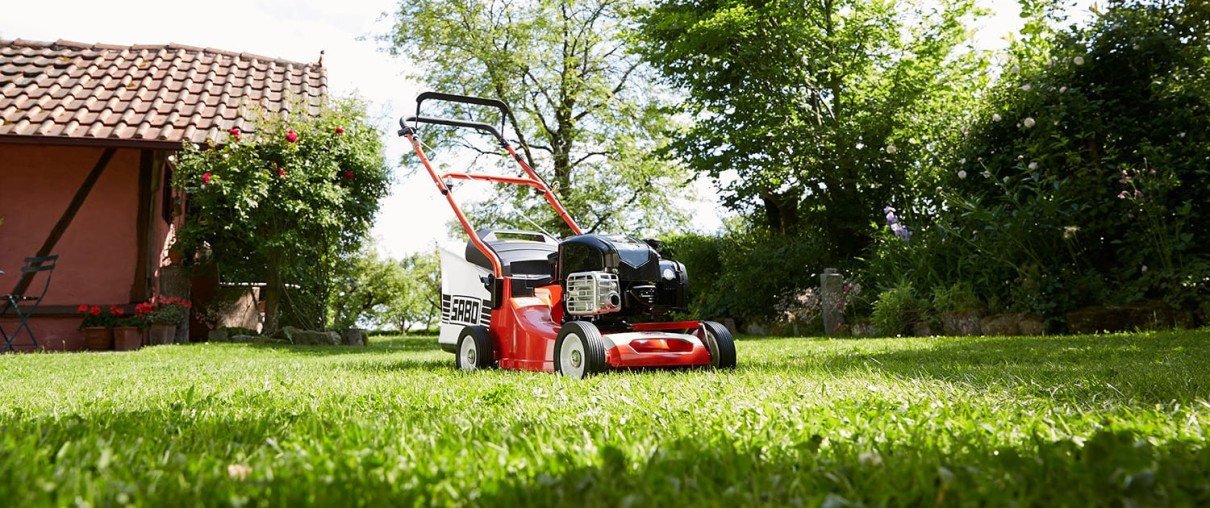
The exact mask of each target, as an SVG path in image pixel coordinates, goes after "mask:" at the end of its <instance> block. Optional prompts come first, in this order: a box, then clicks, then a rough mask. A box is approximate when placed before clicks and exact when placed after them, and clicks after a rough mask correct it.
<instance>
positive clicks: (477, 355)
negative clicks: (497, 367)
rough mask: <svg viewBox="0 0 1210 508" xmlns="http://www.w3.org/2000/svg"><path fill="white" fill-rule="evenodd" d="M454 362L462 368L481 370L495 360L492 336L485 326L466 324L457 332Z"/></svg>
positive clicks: (488, 366)
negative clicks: (456, 350) (456, 353)
mask: <svg viewBox="0 0 1210 508" xmlns="http://www.w3.org/2000/svg"><path fill="white" fill-rule="evenodd" d="M455 358H456V359H455V360H454V364H455V365H456V366H457V367H458V368H459V369H462V370H483V369H489V368H491V366H492V364H493V363H494V362H495V354H493V353H492V336H491V334H489V333H487V327H486V326H467V327H465V328H463V329H462V333H460V334H458V356H456V357H455Z"/></svg>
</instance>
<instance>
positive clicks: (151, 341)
mask: <svg viewBox="0 0 1210 508" xmlns="http://www.w3.org/2000/svg"><path fill="white" fill-rule="evenodd" d="M175 335H176V325H174V324H169V323H152V325H151V328H148V329H147V344H148V345H151V346H159V345H163V344H172V342H173V339H174V336H175Z"/></svg>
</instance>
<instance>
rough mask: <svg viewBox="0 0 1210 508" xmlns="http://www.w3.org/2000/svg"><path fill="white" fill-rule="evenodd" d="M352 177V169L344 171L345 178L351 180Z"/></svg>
mask: <svg viewBox="0 0 1210 508" xmlns="http://www.w3.org/2000/svg"><path fill="white" fill-rule="evenodd" d="M352 179H353V171H352V170H346V171H345V180H352Z"/></svg>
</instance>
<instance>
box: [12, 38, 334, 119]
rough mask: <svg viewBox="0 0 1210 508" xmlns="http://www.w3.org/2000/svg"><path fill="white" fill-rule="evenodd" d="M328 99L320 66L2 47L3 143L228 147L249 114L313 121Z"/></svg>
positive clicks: (201, 52) (16, 44) (73, 45)
mask: <svg viewBox="0 0 1210 508" xmlns="http://www.w3.org/2000/svg"><path fill="white" fill-rule="evenodd" d="M326 93H327V77H326V76H325V73H324V68H323V65H322V59H321V63H314V64H302V63H296V62H288V61H285V60H280V59H272V58H266V57H262V56H257V55H250V54H246V53H232V52H229V51H220V50H216V49H210V48H205V49H203V48H196V47H191V46H182V45H179V44H168V45H158V46H113V45H105V44H81V43H77V42H69V41H62V40H60V41H56V42H36V41H26V40H21V39H17V40H0V138H3V137H9V136H38V137H41V138H46V140H48V141H49V140H53V139H85V140H88V139H91V140H134V141H159V142H181V141H190V142H194V143H202V142H205V141H206V140H207V139H213V140H216V141H221V140H222V139H224V137H223V136H222V135H223V134H225V133H226V131H227V130H228V129H230V128H232V127H239V128H241V129H243V130H250V128H249V127H248V126H247V124H248V122H249V121H251V120H253V119H254V118H255V116H256V112H255V108H254V107H252V108H250V107H249V106H253V105H256V104H259V105H260V106H262V107H263V108H265V109H266V110H268V111H270V112H280V113H290V112H291V111H290V110H291V109H295V110H297V109H305V110H306V111H305V113H308V114H314V113H317V112H318V110H319V107H320V103H321V101H322V100H323V96H324V95H325V94H326ZM296 112H299V113H302V111H296Z"/></svg>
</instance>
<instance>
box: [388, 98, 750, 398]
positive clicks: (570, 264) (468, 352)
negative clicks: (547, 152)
mask: <svg viewBox="0 0 1210 508" xmlns="http://www.w3.org/2000/svg"><path fill="white" fill-rule="evenodd" d="M425 101H444V102H455V103H460V104H466V105H471V106H484V107H490V108H496V109H498V110H499V112H500V128H499V129H497V128H496V127H495V126H492V125H489V124H486V123H482V122H473V121H465V120H456V119H449V118H434V117H425V116H421V114H420V108H421V106H422V105H423V104H424V102H425ZM512 118H514V117H513V115H512V113H511V111H509V109H508V106H507V105H506V104H505V103H504V102H502V101H498V100H494V99H483V98H479V97H466V96H460V95H451V94H443V93H435V92H426V93H423V94H420V96H419V97H418V98H417V99H416V115H414V116H409V117H406V118H403V119H401V120H400V121H399V125H400V127H401V128H400V130H399V135H400V136H403V137H406V138H407V139H408V141H410V142H411V143H412V148H413V149H414V150H415V151H416V155H417V157H419V158H420V162H421V163H422V164H423V165H424V168H425V170H427V171H428V173H429V175H430V176H431V177H432V178H433V183H435V184H436V185H437V190H438V192H440V193H441V194H442V195H443V196H445V198H446V200H447V201H448V202H449V204H450V208H452V209H453V211H454V215H455V216H456V217H457V218H458V222H459V223H460V224H461V225H462V228H463V229H464V230H465V231H466V234H467V235H468V236H469V237H470V241H469V242H468V243H467V246H466V249H465V251H464V252H453V251H450V250H447V249H442V251H441V325H440V327H441V335H440V337H439V339H438V342H439V343H440V344H441V348H442V349H444V350H446V351H448V352H451V353H454V354H455V355H456V358H457V360H456V364H457V366H458V367H459V368H461V369H465V370H477V369H485V368H490V367H495V366H498V367H500V368H505V369H518V370H533V371H544V372H559V373H561V374H563V375H565V376H568V377H572V378H577V379H578V378H583V377H586V376H590V375H593V374H598V373H601V372H605V371H607V370H610V369H624V368H636V367H710V368H718V369H731V368H734V367H735V364H736V357H735V343H734V341H733V340H732V337H731V334H730V333H729V332H728V331H727V329H726V328H724V327H723V326H722V325H719V324H718V323H715V322H711V321H659V319H660V317H661V316H666V315H667V314H668V313H669V312H670V311H673V310H682V309H684V308H685V306H686V305H687V303H688V285H689V279H688V274H687V273H686V271H685V265H683V264H681V263H679V262H677V261H673V260H670V259H662V258H661V257H660V255H659V253H658V252H657V251H656V248H655V246H656V245H657V242H654V241H640V240H636V239H633V238H630V237H627V236H623V235H599V234H584V233H583V231H582V230H581V229H580V226H579V225H577V224H576V222H575V220H573V219H572V218H571V216H570V215H569V214H568V213H567V210H566V209H564V208H563V205H561V204H560V203H559V200H558V198H556V197H555V195H554V192H552V191H551V190H550V187H549V186H547V185H546V182H545V181H543V180H542V178H541V177H540V176H538V174H537V173H536V172H534V170H533V168H531V167H530V166H529V165H528V164H526V163H525V161H524V160H523V159H522V158H521V157H519V156H518V155H517V152H516V151H515V150H514V149H513V147H512V146H511V145H510V144H509V143H508V141H506V140H505V139H504V136H503V135H502V134H501V133H502V131H503V130H504V125H505V124H504V122H505V119H512ZM419 124H433V125H443V126H447V127H459V128H469V129H473V130H476V131H479V132H482V133H486V134H490V135H492V136H493V137H494V138H495V139H496V141H498V142H499V143H500V147H501V148H502V149H504V150H505V152H507V155H508V156H509V157H511V158H512V159H513V160H515V161H516V162H517V164H518V165H519V166H520V167H521V169H522V171H523V172H524V174H525V176H521V177H511V176H499V175H490V174H475V173H437V172H436V171H435V170H434V169H433V166H432V163H431V162H430V161H429V158H428V156H427V155H426V154H425V152H424V149H423V148H422V147H421V142H420V140H419V139H417V137H416V134H417V131H416V128H417V126H418V125H419ZM513 128H514V130H516V128H517V127H516V125H515V124H514V125H513ZM454 180H475V181H486V182H493V183H498V184H509V185H525V186H529V187H532V188H534V189H535V190H536V191H537V192H539V193H540V194H542V195H543V196H544V197H545V198H546V201H547V202H548V203H549V204H550V205H551V206H552V207H553V208H554V209H555V211H556V212H557V213H558V214H559V216H560V217H562V219H563V221H564V222H565V223H566V224H567V227H568V228H569V229H570V230H571V231H572V232H573V233H574V235H573V236H569V237H567V238H564V239H562V240H558V239H555V238H553V237H551V236H550V235H547V234H545V233H539V232H534V231H521V230H512V229H483V230H475V229H474V228H472V227H471V224H470V222H469V221H468V220H467V218H466V216H465V215H464V214H463V213H462V209H461V208H460V207H459V206H458V203H457V201H455V200H454V194H453V192H452V191H451V190H450V185H451V184H450V183H449V182H451V181H454Z"/></svg>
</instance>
